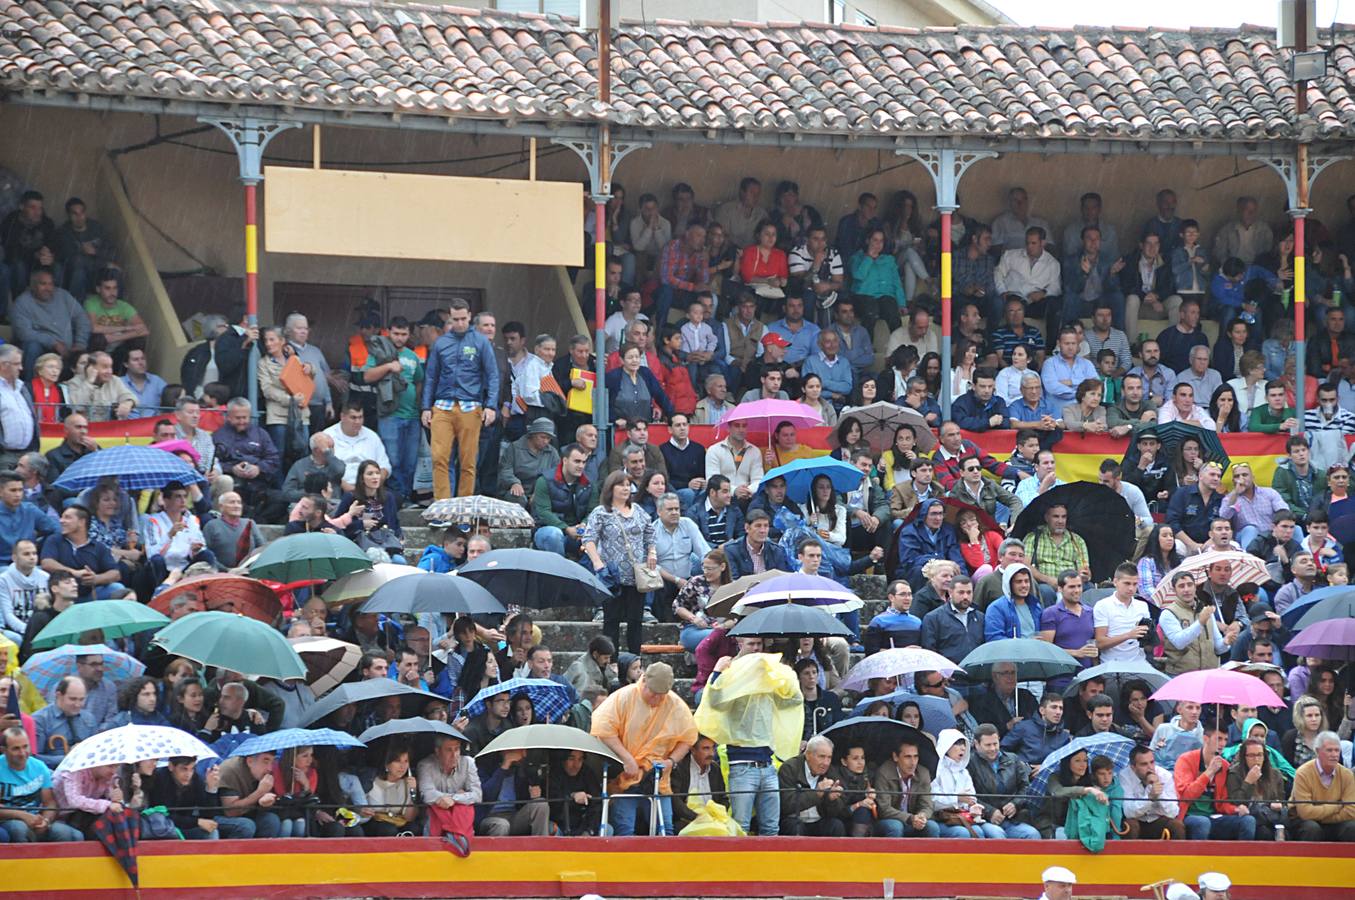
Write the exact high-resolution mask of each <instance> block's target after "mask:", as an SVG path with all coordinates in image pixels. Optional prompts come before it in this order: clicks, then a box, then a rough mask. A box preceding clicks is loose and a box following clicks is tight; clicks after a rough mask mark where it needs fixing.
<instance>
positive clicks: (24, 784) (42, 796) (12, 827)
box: [0, 725, 122, 844]
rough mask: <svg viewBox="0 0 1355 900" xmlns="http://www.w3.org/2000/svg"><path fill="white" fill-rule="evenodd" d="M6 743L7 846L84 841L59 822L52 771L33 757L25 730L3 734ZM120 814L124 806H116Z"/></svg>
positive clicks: (1, 785)
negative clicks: (53, 792) (38, 842)
mask: <svg viewBox="0 0 1355 900" xmlns="http://www.w3.org/2000/svg"><path fill="white" fill-rule="evenodd" d="M0 739H2V740H3V741H4V743H5V761H4V763H3V764H0V808H2V809H4V811H5V814H6V815H5V818H3V819H0V828H3V829H4V830H5V831H6V833H7V834H8V838H7V841H6V842H7V843H12V844H27V843H32V842H34V841H83V840H84V839H85V838H84V835H82V834H81V833H80V832H79V831H77V830H76V829H74V828H72V827H71V826H70V825H67V824H66V823H65V822H58V821H57V820H56V814H57V810H56V797H55V796H54V795H53V794H52V770H51V769H49V768H48V767H47V765H46V764H45V763H44V762H42V760H40V759H38V758H37V757H35V756H33V754H32V748H31V747H30V746H29V744H28V734H27V732H25V731H24V730H23V727H22V726H18V725H16V726H14V727H12V728H6V729H5V730H4V732H0ZM112 806H113V807H116V808H117V810H118V811H119V812H120V811H121V810H122V804H120V803H113V804H112Z"/></svg>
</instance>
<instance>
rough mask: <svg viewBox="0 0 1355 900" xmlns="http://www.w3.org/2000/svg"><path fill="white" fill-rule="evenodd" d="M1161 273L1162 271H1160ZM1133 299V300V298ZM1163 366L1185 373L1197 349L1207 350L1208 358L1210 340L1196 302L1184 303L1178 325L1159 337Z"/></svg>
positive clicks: (1158, 342)
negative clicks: (1191, 355) (1202, 326)
mask: <svg viewBox="0 0 1355 900" xmlns="http://www.w3.org/2000/svg"><path fill="white" fill-rule="evenodd" d="M1159 271H1162V270H1160V269H1159ZM1131 299H1132V298H1131ZM1156 343H1157V346H1158V349H1159V350H1160V351H1161V359H1162V364H1163V365H1164V366H1166V367H1167V368H1169V369H1171V370H1172V371H1173V372H1183V371H1185V370H1186V369H1187V368H1189V366H1190V354H1191V351H1192V350H1193V349H1194V348H1196V347H1204V348H1205V351H1206V352H1205V357H1206V359H1207V358H1208V355H1209V354H1208V349H1209V338H1208V337H1206V336H1205V333H1204V330H1203V329H1202V328H1200V304H1199V301H1196V300H1186V301H1182V303H1181V306H1180V317H1179V318H1178V320H1177V322H1176V324H1174V325H1170V326H1168V327H1167V328H1164V329H1163V330H1162V332H1161V333H1159V334H1158V336H1157V342H1156Z"/></svg>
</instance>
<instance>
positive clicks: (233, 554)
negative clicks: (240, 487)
mask: <svg viewBox="0 0 1355 900" xmlns="http://www.w3.org/2000/svg"><path fill="white" fill-rule="evenodd" d="M216 508H217V512H218V513H220V515H218V516H216V517H214V518H212V519H210V520H208V522H207V524H206V525H204V526H203V528H202V537H203V541H204V542H205V543H206V545H207V552H209V553H211V554H212V555H213V556H215V557H216V562H217V564H218V565H219V566H221V567H222V568H226V569H233V568H235V567H236V566H238V565H240V563H242V562H244V561H245V560H246V559H247V558H249V556H250V555H252V554H253V553H254V551H255V550H258V549H259V548H260V547H261V546H263V539H262V538H261V537H260V536H259V529H258V526H257V524H256V523H255V522H254V520H253V519H247V518H245V515H244V512H245V504H244V501H242V500H241V499H240V495H239V494H237V493H235V492H234V491H227V492H226V493H224V494H222V495H221V496H220V497H218V498H217V500H216Z"/></svg>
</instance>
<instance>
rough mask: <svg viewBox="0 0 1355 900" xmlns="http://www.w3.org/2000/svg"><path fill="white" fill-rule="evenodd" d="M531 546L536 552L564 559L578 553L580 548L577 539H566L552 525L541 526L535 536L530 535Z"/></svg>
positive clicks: (561, 532)
mask: <svg viewBox="0 0 1355 900" xmlns="http://www.w3.org/2000/svg"><path fill="white" fill-rule="evenodd" d="M532 544H533V546H535V547H536V549H538V550H545V551H546V552H547V553H555V554H558V555H560V556H566V557H567V556H568V555H569V553H571V552H573V553H578V552H579V548H580V547H581V546H582V545H581V544H580V543H579V539H578V538H572V537H566V536H565V533H564V532H563V531H561V530H560V529H559V528H556V527H555V526H554V525H542V526H541V527H540V528H538V529H537V530H536V534H534V535H532Z"/></svg>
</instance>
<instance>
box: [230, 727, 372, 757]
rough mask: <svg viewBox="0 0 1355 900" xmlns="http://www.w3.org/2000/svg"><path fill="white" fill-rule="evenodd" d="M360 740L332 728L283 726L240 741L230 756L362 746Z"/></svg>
mask: <svg viewBox="0 0 1355 900" xmlns="http://www.w3.org/2000/svg"><path fill="white" fill-rule="evenodd" d="M362 746H365V745H364V744H363V743H362V741H360V740H358V739H357V738H355V737H353V736H352V735H351V734H345V733H343V732H342V731H335V730H334V729H333V728H284V729H282V730H281V731H274V732H272V733H271V734H261V735H259V736H258V737H255V738H250V739H249V740H247V741H245V742H243V743H241V744H240V745H239V746H238V747H236V748H235V749H234V750H232V751H231V756H253V755H254V754H256V753H279V752H281V751H283V750H292V749H294V748H296V747H362Z"/></svg>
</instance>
